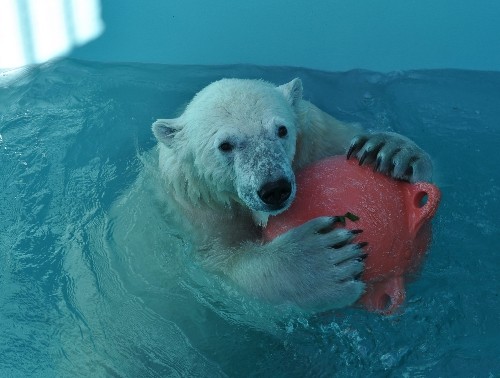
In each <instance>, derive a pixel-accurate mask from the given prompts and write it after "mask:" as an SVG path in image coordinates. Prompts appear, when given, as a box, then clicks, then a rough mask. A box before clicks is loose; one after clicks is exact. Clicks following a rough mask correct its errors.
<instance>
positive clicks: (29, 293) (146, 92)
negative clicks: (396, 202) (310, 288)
mask: <svg viewBox="0 0 500 378" xmlns="http://www.w3.org/2000/svg"><path fill="white" fill-rule="evenodd" d="M297 76H298V77H301V78H302V80H303V83H304V89H305V97H306V98H307V99H309V100H311V101H312V102H314V103H315V104H317V105H318V106H319V107H320V108H322V109H324V110H326V111H328V112H329V113H331V114H333V115H335V116H336V117H338V118H340V119H343V120H348V121H359V122H362V123H364V124H365V126H366V127H367V128H370V129H378V130H393V131H397V132H400V133H402V134H405V135H407V136H409V137H410V138H412V139H414V140H415V141H416V142H418V143H419V144H420V145H421V146H422V147H423V148H424V149H426V150H427V151H428V152H429V153H430V154H431V155H432V156H433V159H434V162H435V166H436V175H435V181H436V183H437V185H438V186H439V187H440V188H441V190H442V196H443V197H442V203H441V206H440V209H439V211H438V214H437V216H436V218H435V220H434V224H433V227H434V240H433V243H432V245H431V248H430V252H429V255H428V257H427V260H426V262H425V265H424V267H423V268H422V270H421V272H420V274H419V276H418V277H417V278H416V280H414V281H413V282H412V283H411V284H410V285H409V286H408V288H407V289H408V293H407V302H406V303H405V305H404V306H403V308H402V309H401V311H399V312H398V313H396V314H394V315H392V316H387V317H384V316H381V315H377V314H373V313H369V312H366V311H364V310H361V309H357V308H350V309H345V310H341V311H337V312H332V313H326V314H321V315H317V316H314V317H311V318H307V319H306V318H304V317H302V316H301V315H300V314H297V313H293V312H290V311H288V310H286V309H281V308H279V309H278V308H272V307H270V306H266V305H263V304H260V303H256V302H252V301H250V300H248V299H242V298H241V297H240V296H239V295H238V293H237V292H235V291H234V290H233V289H231V287H228V286H227V285H226V284H225V283H224V282H223V281H220V280H218V279H217V278H215V277H211V276H209V275H208V274H206V273H205V272H203V271H202V270H200V269H199V268H198V267H197V266H196V265H195V264H193V263H192V260H191V259H190V254H191V252H192V246H191V245H190V244H189V243H188V242H187V239H186V237H185V235H182V233H181V232H180V231H179V230H178V228H176V222H175V214H172V213H170V212H168V211H166V210H165V209H163V208H162V206H161V205H162V194H161V192H159V191H156V190H155V189H154V187H155V185H154V184H155V180H156V177H155V175H154V173H153V172H154V170H151V168H150V167H151V166H152V165H153V166H154V146H155V140H154V138H153V136H152V133H151V130H150V125H151V123H152V121H153V120H155V119H156V118H159V117H163V118H167V117H173V116H175V115H176V114H177V113H178V111H179V110H180V109H182V106H183V105H184V104H185V103H186V101H188V100H189V99H190V98H191V97H192V95H193V94H194V93H195V92H196V91H198V90H199V89H201V88H202V87H203V86H204V85H206V84H208V83H210V82H211V81H213V80H216V79H219V78H221V77H244V78H263V79H266V80H269V81H273V82H275V83H284V82H287V81H289V80H291V79H292V78H294V77H297ZM499 143H500V73H498V72H497V73H493V72H491V73H490V72H475V71H458V70H440V71H411V72H395V73H391V74H378V73H374V72H368V71H350V72H345V73H328V72H322V71H314V70H307V69H299V68H287V67H282V68H279V67H277V68H264V67H258V66H221V67H203V66H164V65H146V64H135V65H132V64H127V65H124V64H122V65H119V64H97V63H85V62H79V61H72V60H62V61H59V62H55V63H49V64H45V65H43V66H41V67H38V68H33V69H23V70H21V71H16V72H13V71H11V72H3V73H0V376H16V377H17V376H18V377H25V376H34V377H52V376H61V377H73V376H86V377H88V376H95V377H104V376H106V377H108V376H117V377H118V376H119V377H160V376H173V377H175V376H186V377H218V376H272V377H280V376H282V377H291V376H296V377H331V376H339V377H365V376H374V377H392V376H394V377H400V376H403V377H437V376H441V377H449V376H455V377H473V376H475V377H493V376H498V375H500V359H499V358H498V356H500V341H499V340H500V337H499V336H500V315H499V314H500V305H499V289H500V287H499V281H498V271H499V263H500V253H499V249H500V248H499V247H500V243H499V238H500V222H499V221H498V219H499V213H500V201H499V197H500V169H499V168H498V156H497V155H498V145H499Z"/></svg>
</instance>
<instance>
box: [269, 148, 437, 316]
mask: <svg viewBox="0 0 500 378" xmlns="http://www.w3.org/2000/svg"><path fill="white" fill-rule="evenodd" d="M296 180H297V195H296V198H295V200H294V202H293V203H292V205H291V207H290V208H289V209H288V210H287V211H285V212H283V213H281V214H279V215H277V216H274V217H270V218H269V223H268V225H267V227H266V228H265V230H264V237H265V238H266V239H267V240H270V239H273V238H274V237H276V236H278V235H280V234H282V233H284V232H285V231H288V230H289V229H291V228H294V227H297V226H299V225H301V224H303V223H305V222H306V221H308V220H310V219H313V218H316V217H319V216H334V215H344V214H346V213H348V212H350V213H352V214H354V215H356V216H357V217H359V219H358V220H357V221H350V220H348V219H347V220H346V226H345V227H346V228H349V229H362V230H363V233H362V234H361V235H360V237H359V239H360V241H366V242H368V246H367V247H366V248H365V250H366V252H367V254H368V257H367V258H366V260H365V263H366V265H365V271H364V273H363V275H362V279H363V281H365V282H366V283H367V290H366V293H365V294H364V295H363V297H362V298H361V299H360V303H361V304H362V305H363V306H364V307H365V308H367V309H369V310H371V311H380V312H383V313H392V312H393V311H394V310H395V309H397V308H398V307H399V306H400V305H401V304H402V303H403V301H404V299H405V288H404V283H405V275H406V274H407V273H409V272H411V271H412V270H414V269H415V268H417V267H418V266H419V265H420V263H421V261H422V258H423V256H424V255H425V252H426V250H427V248H428V245H429V242H430V239H431V227H430V220H431V218H432V217H433V216H434V214H435V213H436V210H437V207H438V204H439V200H440V192H439V189H438V188H437V187H436V186H434V185H432V184H430V183H423V182H422V183H415V184H410V183H407V182H403V181H397V180H394V179H392V178H390V177H388V176H385V175H383V174H381V173H378V172H374V171H373V169H372V168H371V167H369V166H359V165H358V161H357V160H355V159H351V160H346V158H345V157H341V156H337V157H332V158H328V159H325V160H321V161H319V162H316V163H314V164H312V165H310V166H308V167H306V168H304V169H302V170H301V171H300V172H298V174H297V177H296Z"/></svg>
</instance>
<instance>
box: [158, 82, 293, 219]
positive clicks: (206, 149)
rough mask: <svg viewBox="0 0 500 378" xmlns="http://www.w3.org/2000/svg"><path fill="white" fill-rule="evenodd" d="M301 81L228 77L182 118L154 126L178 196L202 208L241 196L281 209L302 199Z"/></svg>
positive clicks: (266, 208)
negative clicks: (296, 167)
mask: <svg viewBox="0 0 500 378" xmlns="http://www.w3.org/2000/svg"><path fill="white" fill-rule="evenodd" d="M301 98H302V83H301V81H300V80H299V79H294V80H292V81H291V82H289V83H287V84H284V85H281V86H278V87H276V86H274V85H272V84H270V83H267V82H264V81H258V80H242V79H223V80H220V81H216V82H214V83H212V84H210V85H208V86H207V87H205V88H204V89H203V90H201V91H200V92H199V93H198V94H197V95H196V96H195V97H194V98H193V100H192V101H191V102H190V103H189V104H188V106H187V107H186V109H185V110H184V112H183V113H182V115H181V116H180V117H178V118H175V119H161V120H158V121H156V122H155V123H154V124H153V132H154V135H155V136H156V138H157V139H158V141H159V142H160V165H161V168H162V171H163V173H164V175H165V176H166V178H167V181H168V182H169V183H170V184H171V187H172V188H173V191H174V192H175V193H174V195H175V196H176V197H177V198H178V199H179V197H181V198H180V199H181V200H182V201H183V202H184V203H186V202H189V203H191V205H192V206H196V205H197V203H198V202H200V201H203V202H205V203H207V204H209V205H211V206H214V205H217V206H219V205H223V206H227V205H231V204H232V203H234V202H236V203H239V204H240V205H242V206H244V207H246V208H248V209H250V210H251V211H252V212H254V213H255V214H259V213H260V214H264V215H269V214H276V213H279V212H281V211H283V210H285V209H286V208H287V207H288V206H289V205H290V203H291V202H292V201H293V199H294V197H295V190H296V187H295V176H294V172H293V169H292V161H293V158H294V155H295V147H296V143H297V134H298V130H297V127H298V125H297V112H296V108H297V104H298V102H299V101H300V100H301Z"/></svg>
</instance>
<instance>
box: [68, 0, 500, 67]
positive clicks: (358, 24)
mask: <svg viewBox="0 0 500 378" xmlns="http://www.w3.org/2000/svg"><path fill="white" fill-rule="evenodd" d="M101 5H102V17H103V20H104V23H105V27H106V29H105V31H104V34H103V35H102V36H101V37H100V38H98V39H96V40H95V41H93V42H91V43H89V44H87V45H85V46H83V47H80V48H77V49H76V50H74V52H73V53H72V56H73V57H76V58H82V59H88V60H97V61H135V62H145V63H147V62H152V63H167V64H233V63H248V64H257V65H286V66H302V67H309V68H315V69H321V70H329V71H344V70H350V69H354V68H362V69H369V70H375V71H382V72H387V71H393V70H407V69H426V68H459V69H473V70H492V71H498V70H500V43H499V38H500V22H498V20H500V2H499V1H497V0H479V1H472V0H460V1H456V0H437V1H436V0H418V1H416V0H378V1H371V0H359V1H352V0H316V1H314V2H312V3H311V2H310V1H305V0H294V1H289V0H274V1H268V0H252V1H241V2H239V1H230V0H213V1H210V2H203V1H199V0H198V1H196V0H168V1H165V0H148V1H138V0H104V1H102V2H101Z"/></svg>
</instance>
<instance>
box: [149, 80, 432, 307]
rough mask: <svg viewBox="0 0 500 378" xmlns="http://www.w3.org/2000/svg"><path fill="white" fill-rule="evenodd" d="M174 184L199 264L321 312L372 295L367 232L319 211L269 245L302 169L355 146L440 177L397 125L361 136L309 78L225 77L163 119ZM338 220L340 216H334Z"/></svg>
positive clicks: (407, 171)
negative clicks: (268, 227)
mask: <svg viewBox="0 0 500 378" xmlns="http://www.w3.org/2000/svg"><path fill="white" fill-rule="evenodd" d="M153 133H154V135H155V136H156V138H157V140H158V142H159V143H158V146H159V166H160V171H161V174H162V175H163V178H164V185H165V190H166V191H167V192H168V195H169V197H170V198H171V199H172V202H173V203H174V204H175V205H176V206H177V207H178V210H179V213H181V214H184V215H185V217H186V219H187V221H188V222H187V223H188V224H189V225H190V226H191V229H190V230H191V231H190V234H192V235H193V237H195V239H196V243H197V246H198V251H199V257H200V261H202V262H203V264H204V265H205V266H206V267H207V268H208V269H211V270H213V271H214V272H218V273H220V274H223V275H224V276H226V277H227V278H229V279H230V280H232V281H233V282H234V283H235V284H236V285H237V286H239V287H240V288H241V289H243V290H244V291H245V292H246V293H248V294H249V295H251V296H254V297H257V298H259V299H262V300H265V301H268V302H271V303H275V304H285V303H289V304H293V305H296V306H298V307H299V308H301V309H303V310H305V311H311V312H317V311H323V310H328V309H335V308H341V307H344V306H348V305H351V304H353V303H354V302H355V301H356V300H357V299H358V298H359V297H360V296H361V295H362V293H363V291H364V283H363V282H362V281H361V280H360V279H359V278H360V275H361V272H362V270H363V260H364V258H365V257H366V254H365V253H364V252H363V247H364V243H359V242H356V241H355V240H354V239H355V238H356V236H357V234H358V233H360V232H361V230H355V231H348V230H346V229H344V228H340V227H334V224H335V222H336V218H335V217H334V216H333V214H332V217H320V218H316V219H313V220H311V221H309V222H307V223H305V224H303V225H301V226H299V227H297V228H295V229H292V230H290V231H288V232H286V233H285V234H283V235H281V236H279V237H277V238H276V239H274V240H272V241H270V242H263V241H262V239H261V230H262V226H263V225H265V223H266V221H267V218H268V217H269V216H270V215H274V214H278V213H280V212H282V211H284V210H286V209H287V208H288V207H289V206H290V204H291V203H292V201H293V200H294V196H295V192H296V185H295V172H296V171H297V170H298V169H300V168H301V167H303V166H305V165H307V164H309V163H312V162H314V161H316V160H319V159H321V158H324V157H327V156H332V155H339V154H345V153H347V158H349V157H351V156H355V157H357V158H358V159H359V163H360V164H372V165H373V166H374V169H376V170H378V171H380V172H384V173H386V174H389V175H391V176H392V177H394V178H396V179H403V180H407V181H411V182H414V181H427V180H429V179H430V177H431V172H432V165H431V160H430V157H429V156H428V155H427V154H426V153H425V152H424V151H423V150H422V149H420V148H419V147H418V146H417V145H416V144H415V143H413V142H412V141H410V140H409V139H407V138H405V137H403V136H401V135H398V134H395V133H375V134H367V133H363V131H362V129H361V127H360V126H359V125H357V124H347V123H342V122H340V121H338V120H336V119H335V118H333V117H332V116H330V115H328V114H327V113H325V112H323V111H321V110H320V109H319V108H317V107H316V106H314V105H313V104H312V103H310V102H308V101H306V100H304V99H303V98H302V82H301V80H300V79H298V78H296V79H294V80H292V81H291V82H289V83H287V84H284V85H281V86H275V85H273V84H271V83H268V82H264V81H261V80H245V79H222V80H219V81H216V82H214V83H212V84H210V85H208V86H207V87H205V88H204V89H202V90H201V91H200V92H199V93H198V94H196V95H195V97H194V98H193V99H192V100H191V102H190V103H189V104H188V105H187V107H186V108H185V110H184V112H183V113H182V114H181V115H180V116H179V117H178V118H175V119H158V120H157V121H156V122H154V124H153ZM336 226H338V225H336Z"/></svg>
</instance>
